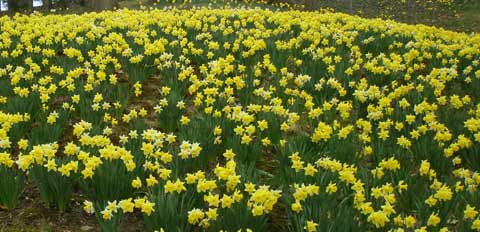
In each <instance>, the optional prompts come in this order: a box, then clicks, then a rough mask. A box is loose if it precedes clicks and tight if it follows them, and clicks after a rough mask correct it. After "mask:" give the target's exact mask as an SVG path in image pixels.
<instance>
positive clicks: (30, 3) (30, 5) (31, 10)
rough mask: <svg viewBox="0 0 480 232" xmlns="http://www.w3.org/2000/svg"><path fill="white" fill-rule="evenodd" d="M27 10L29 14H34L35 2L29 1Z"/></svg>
mask: <svg viewBox="0 0 480 232" xmlns="http://www.w3.org/2000/svg"><path fill="white" fill-rule="evenodd" d="M26 3H27V9H28V12H33V0H27V2H26Z"/></svg>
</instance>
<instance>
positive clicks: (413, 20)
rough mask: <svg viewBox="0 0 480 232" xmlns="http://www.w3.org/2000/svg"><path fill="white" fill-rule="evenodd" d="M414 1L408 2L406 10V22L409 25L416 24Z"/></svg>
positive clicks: (409, 0)
mask: <svg viewBox="0 0 480 232" xmlns="http://www.w3.org/2000/svg"><path fill="white" fill-rule="evenodd" d="M416 8H417V7H416V0H408V2H407V10H408V21H409V22H410V23H412V24H413V23H416V21H417V12H416V10H417V9H416Z"/></svg>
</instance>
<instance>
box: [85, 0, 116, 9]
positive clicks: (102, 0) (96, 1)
mask: <svg viewBox="0 0 480 232" xmlns="http://www.w3.org/2000/svg"><path fill="white" fill-rule="evenodd" d="M89 5H90V7H91V8H92V9H94V10H96V11H102V10H113V8H114V7H116V6H117V5H118V2H117V0H90V4H89Z"/></svg>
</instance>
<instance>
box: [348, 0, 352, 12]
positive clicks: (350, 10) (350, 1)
mask: <svg viewBox="0 0 480 232" xmlns="http://www.w3.org/2000/svg"><path fill="white" fill-rule="evenodd" d="M348 12H349V13H350V14H353V0H349V1H348Z"/></svg>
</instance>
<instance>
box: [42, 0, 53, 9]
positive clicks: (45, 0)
mask: <svg viewBox="0 0 480 232" xmlns="http://www.w3.org/2000/svg"><path fill="white" fill-rule="evenodd" d="M42 2H43V7H45V9H47V11H50V10H51V9H52V0H43V1H42Z"/></svg>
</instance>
